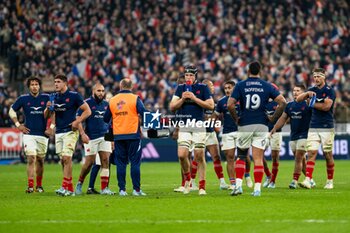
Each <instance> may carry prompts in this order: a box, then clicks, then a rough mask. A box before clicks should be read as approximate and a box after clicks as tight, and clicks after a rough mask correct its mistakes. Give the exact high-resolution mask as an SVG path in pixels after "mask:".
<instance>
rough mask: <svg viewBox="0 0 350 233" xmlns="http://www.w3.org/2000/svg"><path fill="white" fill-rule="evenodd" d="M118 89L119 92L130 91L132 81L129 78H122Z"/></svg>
mask: <svg viewBox="0 0 350 233" xmlns="http://www.w3.org/2000/svg"><path fill="white" fill-rule="evenodd" d="M120 89H121V90H125V89H126V90H131V89H132V81H131V80H130V79H129V78H124V79H123V80H122V81H120Z"/></svg>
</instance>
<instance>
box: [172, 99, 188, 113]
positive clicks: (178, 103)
mask: <svg viewBox="0 0 350 233" xmlns="http://www.w3.org/2000/svg"><path fill="white" fill-rule="evenodd" d="M183 103H185V98H180V97H179V96H177V95H174V96H173V98H172V99H171V102H170V111H172V112H176V111H177V110H178V109H180V108H181V107H182V105H183Z"/></svg>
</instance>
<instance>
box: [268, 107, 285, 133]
mask: <svg viewBox="0 0 350 233" xmlns="http://www.w3.org/2000/svg"><path fill="white" fill-rule="evenodd" d="M277 106H278V104H277V102H275V101H270V102H269V103H268V104H267V105H266V109H265V111H266V115H268V116H273V114H274V113H275V111H276V108H277ZM276 122H277V121H276ZM276 122H269V123H268V125H267V126H268V127H269V131H271V130H272V129H273V127H274V126H275V124H276ZM281 131H282V129H279V130H277V131H276V132H281Z"/></svg>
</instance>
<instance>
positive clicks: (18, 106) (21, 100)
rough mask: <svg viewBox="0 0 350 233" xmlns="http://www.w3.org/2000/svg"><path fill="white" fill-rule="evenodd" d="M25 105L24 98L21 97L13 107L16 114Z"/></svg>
mask: <svg viewBox="0 0 350 233" xmlns="http://www.w3.org/2000/svg"><path fill="white" fill-rule="evenodd" d="M22 103H23V97H22V96H20V97H19V98H18V99H17V100H16V101H15V103H14V104H13V105H12V109H13V110H15V111H16V112H17V111H18V110H19V109H20V108H21V107H22V105H23V104H22Z"/></svg>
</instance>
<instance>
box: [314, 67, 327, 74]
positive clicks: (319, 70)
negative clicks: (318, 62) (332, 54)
mask: <svg viewBox="0 0 350 233" xmlns="http://www.w3.org/2000/svg"><path fill="white" fill-rule="evenodd" d="M315 72H320V73H323V74H326V70H325V69H323V68H314V69H313V70H312V73H315Z"/></svg>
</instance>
